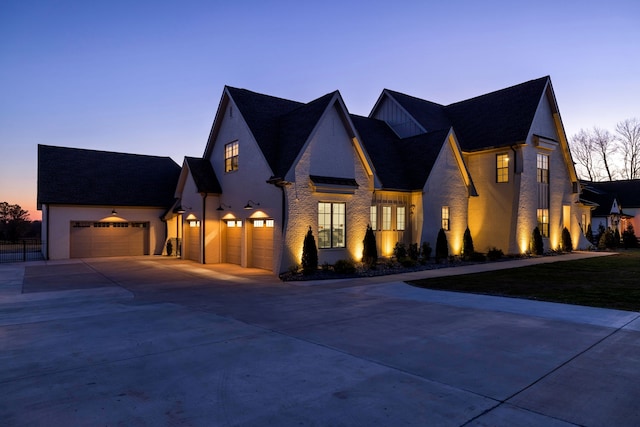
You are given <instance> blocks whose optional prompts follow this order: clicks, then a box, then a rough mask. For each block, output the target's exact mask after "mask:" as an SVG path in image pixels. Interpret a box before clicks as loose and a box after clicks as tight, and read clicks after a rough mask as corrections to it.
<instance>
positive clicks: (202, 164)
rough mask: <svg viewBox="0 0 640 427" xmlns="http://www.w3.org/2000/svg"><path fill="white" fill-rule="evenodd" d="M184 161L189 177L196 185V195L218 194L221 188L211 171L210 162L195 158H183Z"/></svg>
mask: <svg viewBox="0 0 640 427" xmlns="http://www.w3.org/2000/svg"><path fill="white" fill-rule="evenodd" d="M184 160H185V161H186V162H187V165H188V166H189V170H190V171H191V176H193V180H194V181H195V183H196V187H197V189H198V193H209V194H220V193H222V188H221V187H220V182H219V181H218V178H217V177H216V173H215V172H214V171H213V166H211V162H210V161H209V160H206V159H201V158H196V157H185V158H184Z"/></svg>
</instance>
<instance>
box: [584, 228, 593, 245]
mask: <svg viewBox="0 0 640 427" xmlns="http://www.w3.org/2000/svg"><path fill="white" fill-rule="evenodd" d="M584 236H585V237H586V238H587V240H588V241H589V243H593V230H591V224H589V225H587V232H586V233H585V235H584Z"/></svg>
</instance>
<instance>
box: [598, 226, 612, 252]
mask: <svg viewBox="0 0 640 427" xmlns="http://www.w3.org/2000/svg"><path fill="white" fill-rule="evenodd" d="M614 247H615V234H614V233H613V230H612V229H610V228H608V229H607V230H606V231H604V232H603V233H602V235H601V236H600V240H598V249H612V248H614Z"/></svg>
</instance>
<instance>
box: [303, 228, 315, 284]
mask: <svg viewBox="0 0 640 427" xmlns="http://www.w3.org/2000/svg"><path fill="white" fill-rule="evenodd" d="M317 269H318V248H316V239H315V238H314V237H313V231H312V230H311V226H309V231H307V235H306V236H305V237H304V243H303V245H302V274H312V273H313V272H314V271H316V270H317Z"/></svg>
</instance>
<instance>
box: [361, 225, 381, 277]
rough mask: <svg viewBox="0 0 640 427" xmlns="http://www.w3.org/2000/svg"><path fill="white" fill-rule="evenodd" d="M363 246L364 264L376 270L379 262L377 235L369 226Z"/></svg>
mask: <svg viewBox="0 0 640 427" xmlns="http://www.w3.org/2000/svg"><path fill="white" fill-rule="evenodd" d="M362 246H363V249H362V262H363V263H364V264H365V265H366V266H367V267H369V268H376V262H378V248H377V247H376V235H375V234H374V232H373V229H372V228H371V226H370V225H367V231H366V233H364V240H363V242H362Z"/></svg>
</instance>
